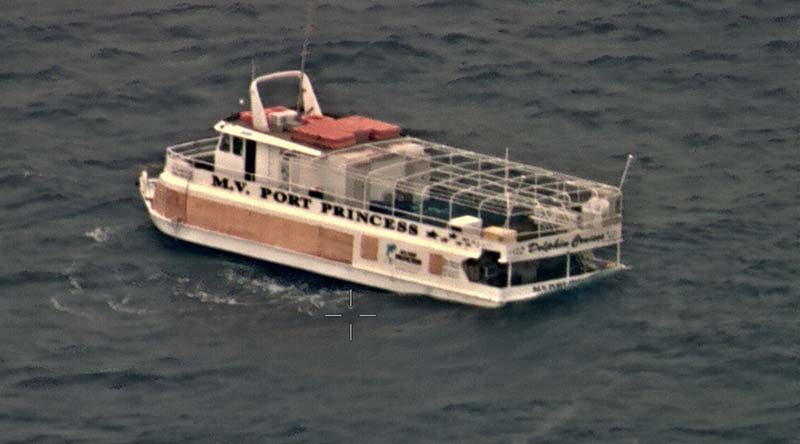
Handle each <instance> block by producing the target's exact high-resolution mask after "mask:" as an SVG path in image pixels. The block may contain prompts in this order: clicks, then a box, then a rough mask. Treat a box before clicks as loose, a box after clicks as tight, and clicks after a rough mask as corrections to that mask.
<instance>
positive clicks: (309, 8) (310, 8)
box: [297, 0, 317, 118]
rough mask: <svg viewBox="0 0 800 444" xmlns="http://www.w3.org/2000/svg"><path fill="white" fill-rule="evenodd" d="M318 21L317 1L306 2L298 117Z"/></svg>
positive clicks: (302, 104)
mask: <svg viewBox="0 0 800 444" xmlns="http://www.w3.org/2000/svg"><path fill="white" fill-rule="evenodd" d="M316 21H317V0H307V1H306V28H305V40H303V50H302V51H300V80H299V81H298V82H297V117H298V118H299V117H300V111H301V110H302V109H303V108H304V103H303V93H304V92H305V91H304V90H303V80H304V79H305V78H306V58H307V57H308V45H309V44H310V43H311V34H313V33H314V26H315V24H316Z"/></svg>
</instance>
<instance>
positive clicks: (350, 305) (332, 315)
mask: <svg viewBox="0 0 800 444" xmlns="http://www.w3.org/2000/svg"><path fill="white" fill-rule="evenodd" d="M347 308H348V309H349V310H350V311H352V310H353V290H350V302H349V303H348V305H347ZM356 316H357V317H359V318H376V317H378V315H377V314H375V313H358V314H357V315H356ZM325 317H326V318H342V317H344V314H342V313H326V314H325ZM348 325H349V334H348V338H349V340H350V342H352V341H353V318H352V316H351V317H350V320H349V321H348Z"/></svg>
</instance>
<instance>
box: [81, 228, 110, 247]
mask: <svg viewBox="0 0 800 444" xmlns="http://www.w3.org/2000/svg"><path fill="white" fill-rule="evenodd" d="M110 233H111V230H110V229H109V228H108V227H96V228H95V229H93V230H92V231H87V232H86V233H83V235H84V236H86V237H89V238H92V239H94V240H95V242H100V243H103V242H106V241H108V238H109V234H110Z"/></svg>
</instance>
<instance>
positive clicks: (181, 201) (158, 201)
mask: <svg viewBox="0 0 800 444" xmlns="http://www.w3.org/2000/svg"><path fill="white" fill-rule="evenodd" d="M153 210H155V211H156V212H157V213H158V214H161V215H162V216H164V217H166V218H167V219H178V220H181V221H183V220H184V219H185V217H186V195H185V194H183V193H178V192H175V191H173V190H171V189H169V188H167V187H165V186H164V185H162V184H161V183H157V184H156V191H155V196H154V197H153Z"/></svg>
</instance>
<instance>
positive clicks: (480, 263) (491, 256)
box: [463, 250, 508, 288]
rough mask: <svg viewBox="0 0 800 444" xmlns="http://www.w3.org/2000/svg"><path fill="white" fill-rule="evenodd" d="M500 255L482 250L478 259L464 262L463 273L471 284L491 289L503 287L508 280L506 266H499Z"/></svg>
mask: <svg viewBox="0 0 800 444" xmlns="http://www.w3.org/2000/svg"><path fill="white" fill-rule="evenodd" d="M498 260H500V253H498V252H495V251H486V250H484V251H483V253H481V257H479V258H478V259H467V260H465V261H464V263H463V266H464V272H465V273H466V275H467V278H468V279H469V280H470V281H471V282H477V283H481V284H484V285H491V286H492V287H501V288H502V287H505V286H506V285H507V280H508V265H507V264H501V263H498V262H497V261H498Z"/></svg>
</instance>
